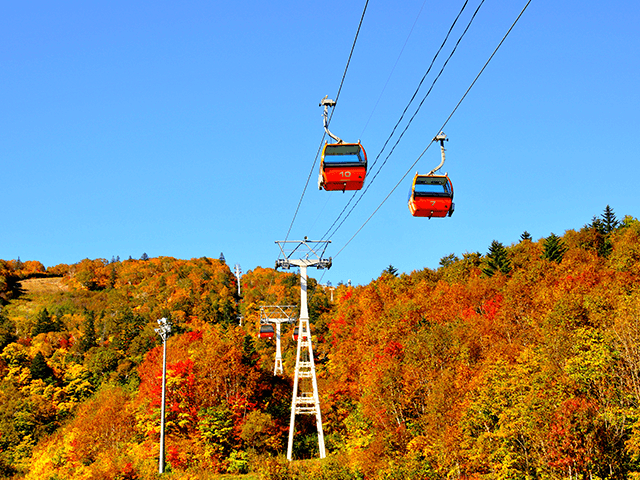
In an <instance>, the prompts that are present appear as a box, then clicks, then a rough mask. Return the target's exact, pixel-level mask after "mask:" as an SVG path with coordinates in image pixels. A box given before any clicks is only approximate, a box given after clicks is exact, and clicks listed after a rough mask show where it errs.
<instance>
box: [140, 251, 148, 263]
mask: <svg viewBox="0 0 640 480" xmlns="http://www.w3.org/2000/svg"><path fill="white" fill-rule="evenodd" d="M140 260H142V261H143V262H146V261H147V260H149V255H147V253H146V252H145V253H143V254H142V256H141V257H140Z"/></svg>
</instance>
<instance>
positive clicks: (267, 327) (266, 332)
mask: <svg viewBox="0 0 640 480" xmlns="http://www.w3.org/2000/svg"><path fill="white" fill-rule="evenodd" d="M274 336H275V330H274V328H273V325H271V324H270V323H265V324H262V325H260V333H259V334H258V337H260V338H273V337H274Z"/></svg>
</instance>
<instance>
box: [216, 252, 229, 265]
mask: <svg viewBox="0 0 640 480" xmlns="http://www.w3.org/2000/svg"><path fill="white" fill-rule="evenodd" d="M218 260H220V261H221V262H222V263H227V261H226V259H225V258H224V253H222V252H220V257H218Z"/></svg>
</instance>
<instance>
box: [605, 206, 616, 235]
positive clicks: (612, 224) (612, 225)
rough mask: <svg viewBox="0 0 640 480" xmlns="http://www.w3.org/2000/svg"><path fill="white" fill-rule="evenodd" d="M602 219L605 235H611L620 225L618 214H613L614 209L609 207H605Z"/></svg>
mask: <svg viewBox="0 0 640 480" xmlns="http://www.w3.org/2000/svg"><path fill="white" fill-rule="evenodd" d="M601 217H602V225H603V228H604V234H605V235H608V234H610V233H611V232H613V231H614V230H615V229H616V228H618V226H619V225H620V222H618V220H617V219H616V214H615V213H613V209H612V208H611V207H610V206H609V205H607V206H606V207H605V209H604V213H603V214H602V215H601Z"/></svg>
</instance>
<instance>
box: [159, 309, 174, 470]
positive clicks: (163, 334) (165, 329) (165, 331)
mask: <svg viewBox="0 0 640 480" xmlns="http://www.w3.org/2000/svg"><path fill="white" fill-rule="evenodd" d="M158 325H160V326H159V327H158V328H156V329H155V331H156V333H157V334H158V335H160V338H162V404H161V405H162V406H161V413H160V460H159V462H158V473H164V403H165V397H166V389H167V337H168V336H169V333H170V332H171V323H169V322H168V321H167V319H166V318H164V317H163V318H161V319H160V320H158Z"/></svg>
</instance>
